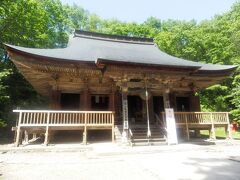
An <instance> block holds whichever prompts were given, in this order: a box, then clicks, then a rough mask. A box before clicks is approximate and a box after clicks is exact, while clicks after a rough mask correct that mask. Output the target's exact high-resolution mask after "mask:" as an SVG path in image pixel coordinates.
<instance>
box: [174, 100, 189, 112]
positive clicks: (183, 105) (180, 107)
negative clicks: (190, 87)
mask: <svg viewBox="0 0 240 180" xmlns="http://www.w3.org/2000/svg"><path fill="white" fill-rule="evenodd" d="M176 104H177V111H189V110H190V106H189V97H176Z"/></svg>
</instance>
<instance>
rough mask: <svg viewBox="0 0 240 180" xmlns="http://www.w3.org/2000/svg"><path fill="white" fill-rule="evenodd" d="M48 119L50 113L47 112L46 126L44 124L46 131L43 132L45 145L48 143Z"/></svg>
mask: <svg viewBox="0 0 240 180" xmlns="http://www.w3.org/2000/svg"><path fill="white" fill-rule="evenodd" d="M49 120H50V113H49V112H48V114H47V126H46V132H45V139H44V145H45V146H47V145H48V143H49V126H48V125H49Z"/></svg>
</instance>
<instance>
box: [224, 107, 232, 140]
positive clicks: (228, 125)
mask: <svg viewBox="0 0 240 180" xmlns="http://www.w3.org/2000/svg"><path fill="white" fill-rule="evenodd" d="M226 118H227V122H228V124H227V126H226V127H225V132H226V138H227V139H232V133H231V127H230V121H229V114H228V112H227V113H226Z"/></svg>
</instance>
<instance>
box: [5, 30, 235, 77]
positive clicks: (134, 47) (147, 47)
mask: <svg viewBox="0 0 240 180" xmlns="http://www.w3.org/2000/svg"><path fill="white" fill-rule="evenodd" d="M5 46H6V47H7V49H10V50H12V51H17V52H20V53H22V54H27V55H29V56H35V57H43V59H49V60H61V61H68V62H70V61H71V62H76V61H77V62H81V63H95V64H97V63H99V62H105V63H109V62H111V63H115V64H129V65H130V64H132V65H135V64H138V65H141V66H155V67H156V66H159V67H168V68H176V67H177V68H178V69H181V68H182V69H186V68H187V69H192V70H194V71H197V72H203V73H204V72H221V71H232V70H233V69H235V68H236V66H229V65H214V64H203V63H198V62H194V61H189V60H185V59H181V58H177V57H174V56H171V55H169V54H166V53H164V52H162V51H161V50H160V49H159V48H158V47H157V46H156V44H154V41H153V40H152V39H150V38H132V37H124V36H116V35H106V34H101V33H91V32H85V31H76V32H75V36H74V37H73V38H71V40H70V41H69V44H68V46H67V47H66V48H57V49H39V48H26V47H20V46H14V45H9V44H5Z"/></svg>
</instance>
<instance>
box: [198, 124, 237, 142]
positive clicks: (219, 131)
mask: <svg viewBox="0 0 240 180" xmlns="http://www.w3.org/2000/svg"><path fill="white" fill-rule="evenodd" d="M200 134H201V136H202V137H204V138H208V137H209V132H208V130H201V131H200ZM215 134H216V138H218V139H225V138H226V134H225V129H224V128H222V127H221V128H220V127H219V128H215ZM232 138H233V139H238V140H240V131H236V132H232Z"/></svg>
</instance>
